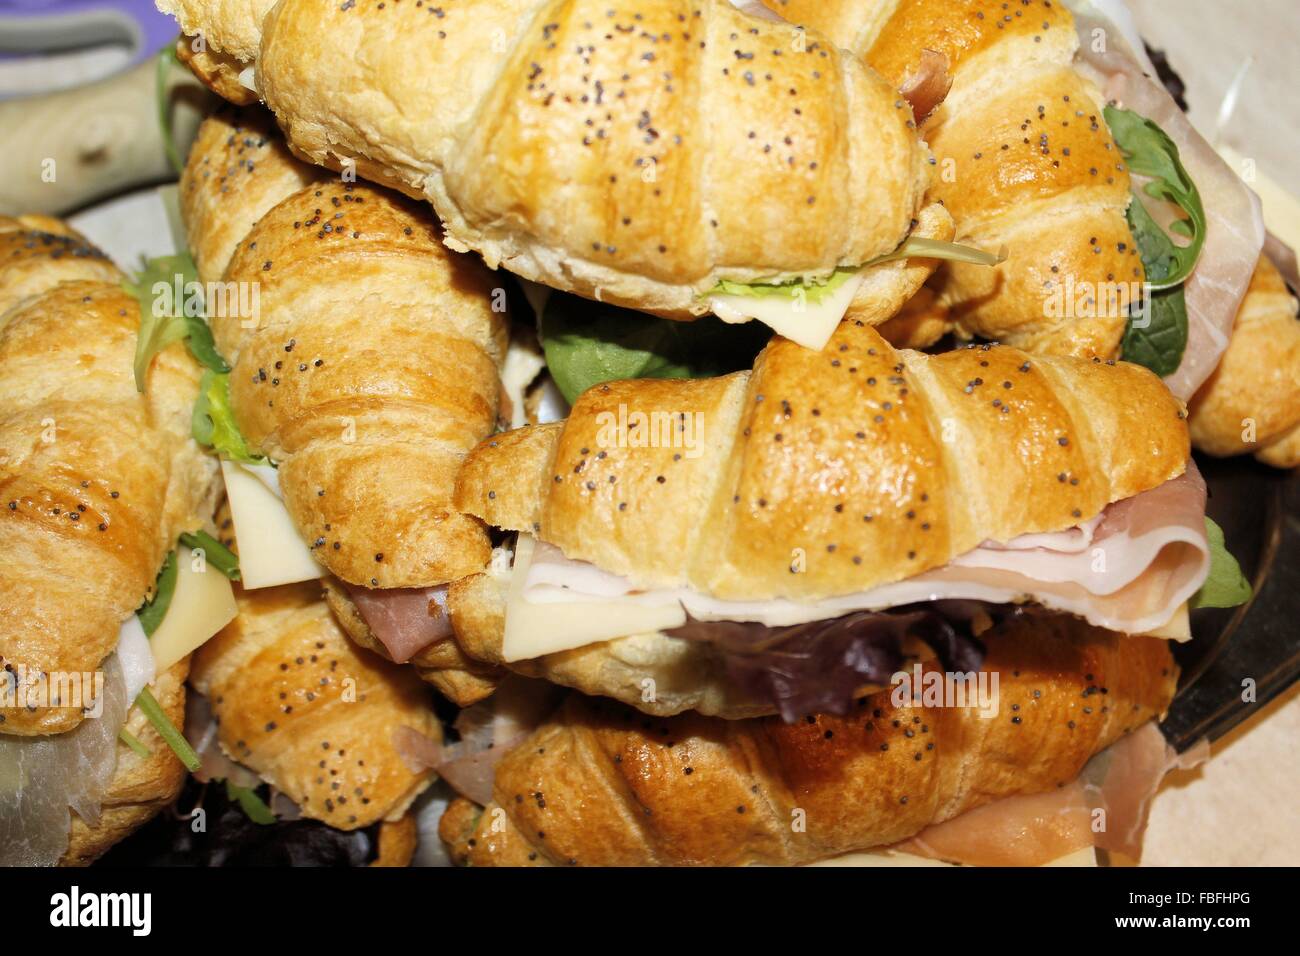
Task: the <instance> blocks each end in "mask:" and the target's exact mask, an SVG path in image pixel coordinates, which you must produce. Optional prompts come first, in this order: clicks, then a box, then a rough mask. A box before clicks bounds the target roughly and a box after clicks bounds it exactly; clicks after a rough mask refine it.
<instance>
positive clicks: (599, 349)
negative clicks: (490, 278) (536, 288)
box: [541, 293, 772, 402]
mask: <svg viewBox="0 0 1300 956" xmlns="http://www.w3.org/2000/svg"><path fill="white" fill-rule="evenodd" d="M771 335H772V331H771V330H770V329H768V328H767V327H766V326H764V325H761V324H760V323H757V322H749V323H745V324H743V325H727V324H726V323H725V322H723V321H722V320H721V319H717V318H715V317H713V316H705V317H704V318H701V319H697V320H695V321H694V322H674V321H671V320H669V319H660V318H656V317H655V316H652V315H646V314H644V313H641V312H633V311H631V310H630V309H620V308H618V307H616V306H611V305H606V304H604V303H600V302H593V301H591V300H589V299H583V298H579V297H578V296H575V295H567V294H561V293H554V294H552V295H551V296H550V298H549V299H548V300H547V303H546V307H545V309H544V310H543V312H542V323H541V339H542V351H543V352H544V353H545V355H546V365H547V368H548V369H549V370H550V373H551V377H552V378H553V379H554V380H555V384H556V385H557V386H558V387H559V389H560V392H561V393H562V394H563V395H564V397H565V398H566V399H568V400H569V401H570V402H573V401H575V400H576V399H577V398H578V396H579V395H581V394H582V393H583V392H585V391H586V390H587V389H589V388H591V387H592V386H593V385H599V384H601V383H602V382H612V381H617V380H620V379H631V378H707V377H710V376H714V375H725V374H726V373H727V372H734V371H737V370H739V369H744V368H749V367H750V365H752V364H753V361H754V356H755V355H757V354H758V352H759V350H760V349H761V348H762V347H763V346H764V345H765V344H766V343H767V340H768V339H769V338H770V337H771Z"/></svg>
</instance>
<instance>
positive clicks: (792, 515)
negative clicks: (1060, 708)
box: [456, 322, 1189, 600]
mask: <svg viewBox="0 0 1300 956" xmlns="http://www.w3.org/2000/svg"><path fill="white" fill-rule="evenodd" d="M1188 451H1189V449H1188V437H1187V425H1186V422H1185V421H1184V413H1183V411H1182V408H1181V406H1180V405H1179V404H1178V403H1177V402H1176V401H1175V400H1174V399H1173V398H1172V397H1171V396H1170V395H1169V392H1168V390H1167V389H1166V388H1165V387H1164V385H1163V384H1162V383H1161V382H1160V380H1159V379H1158V378H1156V377H1155V376H1154V375H1153V374H1152V373H1150V372H1149V371H1147V370H1146V369H1143V368H1141V367H1139V366H1136V365H1130V364H1127V363H1118V364H1106V363H1102V362H1100V361H1084V360H1082V359H1071V358H1059V357H1058V358H1032V359H1031V358H1030V357H1029V356H1027V355H1025V353H1023V352H1020V351H1018V350H1016V349H1012V348H1007V347H1005V346H983V347H978V348H976V347H971V348H966V349H960V350H957V351H954V352H949V353H946V354H943V355H938V356H928V355H925V354H923V353H920V352H910V351H902V350H895V349H893V348H892V347H890V346H889V345H888V344H887V343H886V342H885V341H884V340H883V339H882V338H881V337H880V336H879V334H878V333H876V331H875V330H874V329H871V328H869V327H865V326H862V327H860V326H858V325H856V324H855V323H853V322H845V323H842V324H841V326H840V328H839V330H838V331H837V332H836V334H835V336H834V337H833V338H832V339H831V341H830V344H829V345H828V346H827V347H826V350H825V351H823V352H812V351H810V350H808V349H802V348H800V347H798V346H796V345H794V344H793V343H791V342H789V341H786V340H784V339H781V338H776V339H774V340H773V342H772V344H770V345H769V346H768V347H767V348H766V349H765V350H764V351H763V352H762V353H760V355H759V357H758V359H757V360H756V362H755V365H754V370H753V372H752V373H748V372H740V373H736V374H734V375H730V376H726V377H724V378H715V379H702V380H671V381H652V380H638V381H630V382H611V383H609V384H607V385H600V386H597V387H595V388H592V389H590V390H588V391H587V392H586V393H584V394H583V395H582V396H581V397H580V398H579V399H578V401H577V403H576V404H575V405H574V408H573V411H572V413H571V414H570V415H569V417H568V419H567V420H566V421H564V422H558V423H552V424H548V425H541V426H535V427H527V428H522V429H518V430H516V431H512V432H508V433H505V434H502V435H498V436H494V437H493V438H491V439H489V440H487V441H485V442H484V443H483V444H481V445H480V446H479V447H478V448H477V449H475V451H474V452H473V453H472V454H471V455H470V456H469V458H468V459H466V462H465V466H464V468H463V469H462V471H461V474H460V476H459V478H458V481H457V489H456V502H457V504H458V506H459V507H461V508H463V509H465V510H466V511H468V512H470V513H472V514H476V515H479V516H480V517H482V518H483V519H484V520H485V521H487V522H488V523H489V524H492V525H495V526H497V527H501V528H506V529H510V530H517V531H527V532H531V533H534V534H536V535H537V536H538V537H539V538H541V539H543V540H545V541H548V542H550V543H552V544H554V545H556V546H558V547H559V548H560V549H561V550H562V551H563V552H564V554H565V555H566V556H568V557H570V558H573V559H576V560H585V561H590V562H592V563H594V564H595V565H597V566H598V567H600V568H601V569H603V570H605V571H609V572H612V573H614V574H619V575H624V576H626V577H628V578H629V579H630V580H631V581H632V582H633V583H634V584H635V585H637V586H640V587H677V586H682V585H689V586H691V587H693V588H695V589H696V590H699V591H702V592H704V593H707V594H711V595H713V596H715V597H720V598H728V599H729V598H736V599H748V600H763V599H768V598H774V597H787V598H791V599H796V600H816V599H820V598H824V597H828V596H833V595H837V594H846V593H851V592H856V591H861V590H866V589H869V588H871V587H873V586H875V585H877V584H882V583H886V582H890V581H897V580H902V579H904V578H908V577H911V576H913V575H915V574H918V573H920V572H921V571H924V570H927V569H929V568H933V567H937V566H940V565H943V564H946V563H947V562H948V561H949V560H950V559H951V558H953V557H955V556H956V555H958V554H961V553H963V552H965V551H968V550H970V549H971V548H974V547H976V546H977V545H978V544H980V543H981V542H982V541H985V540H993V541H1006V540H1009V539H1011V538H1013V537H1015V536H1017V535H1020V534H1025V533H1031V532H1046V531H1058V530H1062V529H1064V528H1068V527H1072V526H1074V525H1077V524H1079V523H1080V522H1081V521H1086V520H1088V519H1090V518H1092V517H1093V516H1094V515H1096V514H1098V513H1099V512H1100V511H1101V510H1102V508H1104V507H1105V506H1106V505H1107V504H1109V503H1110V502H1113V501H1117V500H1120V499H1123V498H1128V497H1130V496H1132V495H1135V494H1137V493H1139V492H1141V491H1145V490H1147V489H1150V488H1153V487H1155V486H1157V485H1159V484H1161V483H1163V482H1165V481H1166V480H1168V479H1170V478H1173V477H1176V476H1178V475H1180V474H1182V472H1183V470H1184V468H1185V465H1186V461H1187V456H1188ZM796 547H798V548H802V549H804V552H805V553H806V554H807V555H808V556H809V560H808V561H807V567H806V568H805V569H804V572H803V573H799V574H793V573H791V565H792V558H793V555H792V550H791V549H792V548H796ZM814 556H815V558H816V559H815V560H814V559H813V558H814Z"/></svg>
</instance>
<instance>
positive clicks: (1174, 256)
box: [1106, 107, 1205, 376]
mask: <svg viewBox="0 0 1300 956" xmlns="http://www.w3.org/2000/svg"><path fill="white" fill-rule="evenodd" d="M1106 120H1107V122H1108V123H1110V124H1111V132H1112V133H1114V134H1115V140H1116V142H1117V143H1118V144H1119V146H1120V151H1121V152H1122V153H1123V154H1124V156H1125V158H1126V159H1127V160H1128V161H1129V168H1130V169H1132V170H1133V171H1134V172H1138V173H1141V174H1143V175H1148V176H1155V177H1158V178H1156V179H1153V181H1152V182H1151V183H1149V184H1148V185H1147V192H1148V193H1149V194H1150V195H1152V196H1155V197H1156V198H1159V199H1170V200H1171V201H1175V202H1178V203H1179V205H1180V206H1182V208H1184V209H1187V210H1188V215H1189V217H1190V218H1189V219H1188V220H1179V221H1178V222H1176V223H1174V225H1173V226H1172V227H1171V228H1173V229H1174V231H1180V230H1179V229H1178V227H1179V226H1180V225H1182V226H1183V227H1184V230H1182V231H1194V232H1195V235H1196V238H1195V239H1194V240H1193V243H1192V244H1191V245H1188V246H1185V247H1180V246H1178V245H1175V243H1174V241H1173V240H1172V239H1170V238H1169V236H1168V234H1167V233H1166V232H1165V231H1164V230H1163V229H1161V228H1160V225H1159V224H1158V223H1157V222H1156V221H1155V219H1154V218H1152V216H1151V213H1150V212H1148V211H1147V208H1146V206H1145V205H1143V203H1142V200H1141V199H1140V198H1139V197H1138V196H1136V195H1135V196H1134V197H1133V201H1132V202H1130V203H1129V206H1128V213H1127V219H1128V225H1129V231H1130V232H1132V233H1133V240H1134V242H1136V243H1137V248H1138V253H1139V254H1140V255H1141V257H1142V266H1143V268H1144V269H1145V270H1146V278H1147V288H1146V290H1145V292H1146V295H1147V296H1148V301H1147V302H1146V303H1145V313H1144V310H1143V305H1144V304H1143V303H1140V302H1139V303H1135V304H1134V308H1133V314H1132V315H1130V317H1129V322H1128V326H1127V327H1126V328H1125V330H1124V339H1123V341H1122V343H1121V346H1120V355H1121V357H1122V358H1123V359H1124V360H1125V361H1127V362H1135V363H1137V364H1138V365H1144V366H1146V367H1147V368H1149V369H1151V371H1153V372H1155V373H1156V374H1157V375H1160V376H1165V375H1172V374H1173V373H1174V372H1176V371H1177V370H1178V366H1179V365H1181V364H1182V361H1183V352H1184V351H1186V349H1187V300H1186V297H1185V296H1184V294H1183V285H1182V283H1183V281H1184V280H1185V279H1186V278H1187V277H1188V275H1190V273H1191V271H1192V268H1193V267H1194V266H1195V265H1196V258H1197V257H1198V256H1199V255H1200V248H1201V245H1202V244H1203V242H1204V240H1205V213H1204V211H1203V210H1202V209H1201V199H1200V194H1199V193H1198V192H1197V190H1196V185H1195V184H1194V183H1192V181H1191V179H1190V178H1189V177H1188V176H1187V171H1186V170H1184V169H1183V167H1182V164H1181V163H1179V161H1178V147H1176V146H1175V145H1174V144H1173V142H1172V141H1170V139H1169V137H1168V136H1166V135H1165V134H1164V133H1163V132H1162V131H1161V130H1160V127H1158V126H1156V125H1155V124H1154V123H1152V122H1150V121H1149V120H1146V119H1144V118H1142V117H1141V116H1139V115H1138V114H1137V113H1133V112H1131V111H1129V110H1116V109H1114V108H1113V107H1107V108H1106ZM1157 184H1163V185H1161V186H1160V187H1159V188H1157V189H1155V190H1154V191H1153V189H1152V187H1155V186H1157ZM1178 197H1181V199H1179V198H1178ZM1189 221H1190V222H1191V223H1192V226H1186V223H1187V222H1189ZM1143 316H1144V317H1145V319H1146V324H1145V325H1139V324H1138V321H1137V319H1138V318H1139V317H1143Z"/></svg>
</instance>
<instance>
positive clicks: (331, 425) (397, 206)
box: [181, 114, 507, 588]
mask: <svg viewBox="0 0 1300 956" xmlns="http://www.w3.org/2000/svg"><path fill="white" fill-rule="evenodd" d="M314 178H315V174H313V173H312V172H311V171H309V170H307V169H306V168H304V166H303V164H301V163H299V162H297V161H296V160H294V159H293V158H292V157H291V156H289V154H288V152H287V150H286V148H285V146H284V144H283V142H282V141H280V140H278V139H277V138H275V137H274V136H273V135H272V133H271V127H270V125H269V124H268V123H267V121H266V120H265V119H264V118H263V119H259V118H257V117H256V116H255V115H251V114H250V115H241V114H232V115H228V116H226V115H223V116H215V117H211V118H209V119H208V120H206V121H205V122H204V124H203V127H202V129H201V130H200V133H199V137H198V139H197V141H196V143H195V145H194V148H193V150H192V151H191V153H190V157H189V161H188V163H187V165H186V169H185V172H184V175H183V176H182V179H181V197H182V211H183V213H184V216H185V221H186V225H187V228H188V229H189V233H190V243H191V245H192V247H193V249H194V251H195V258H196V263H197V264H199V266H200V269H201V271H202V272H204V273H206V274H207V276H208V277H212V276H213V275H215V274H216V273H217V271H218V270H220V269H222V268H223V266H224V273H223V275H222V278H223V280H224V283H225V287H226V288H227V289H229V290H242V289H255V290H256V291H257V293H258V295H257V308H258V315H257V316H253V317H250V316H244V315H241V314H239V310H235V309H227V310H225V311H224V312H221V311H219V312H218V313H217V314H214V315H211V316H209V322H210V324H211V326H212V331H213V336H214V338H215V340H216V344H217V346H218V348H219V350H220V351H221V353H222V354H223V355H224V356H225V357H226V359H227V360H228V361H229V362H230V363H231V365H232V367H233V368H232V372H231V377H230V392H231V403H232V407H233V410H234V414H235V418H236V420H237V421H238V423H239V426H240V429H241V430H242V432H243V434H244V436H245V438H246V439H247V440H248V442H249V443H250V445H251V446H252V447H254V448H257V449H260V450H261V451H262V452H263V453H264V454H266V455H268V456H269V457H270V458H271V459H272V460H273V461H275V462H276V463H277V464H278V465H279V479H280V488H281V490H282V493H283V495H284V501H285V505H286V507H287V508H288V510H289V513H290V514H291V515H292V517H293V519H294V522H295V524H296V526H297V528H298V531H299V533H300V534H301V536H302V537H303V539H304V540H305V541H306V542H308V544H309V545H311V546H312V548H313V552H314V554H315V555H316V557H317V559H318V560H319V561H320V562H321V563H322V564H323V565H324V566H325V567H326V568H327V569H328V570H329V571H331V572H332V573H334V574H335V575H337V576H338V577H340V578H342V579H343V580H344V581H347V582H349V583H352V584H355V585H361V586H365V587H380V588H389V587H428V586H432V585H437V584H441V583H444V582H446V581H448V580H452V579H454V578H457V577H460V576H461V575H464V574H469V573H473V572H475V571H478V570H479V569H481V568H482V567H483V565H484V563H485V562H486V561H487V558H488V555H489V553H490V547H489V544H488V539H487V535H486V532H485V531H484V529H483V528H482V526H481V525H480V524H479V523H478V522H477V521H475V520H474V519H472V518H468V517H466V516H465V515H462V514H459V513H458V512H456V511H455V510H454V509H453V508H451V505H450V498H451V491H452V483H453V481H454V476H455V472H456V469H457V467H458V466H459V464H460V461H461V458H462V457H463V455H464V454H465V452H467V451H468V450H469V449H470V448H471V447H473V445H474V443H475V442H477V441H478V440H479V439H481V438H482V437H484V436H485V435H487V434H488V433H489V432H490V431H491V430H492V428H493V426H494V424H495V421H496V409H497V401H498V396H499V390H500V386H499V377H498V370H499V368H500V364H501V361H502V359H503V357H504V353H505V347H506V333H507V316H506V313H505V310H504V305H503V304H502V303H504V294H503V292H502V291H501V290H499V289H497V288H496V287H495V283H494V281H493V278H492V276H491V274H490V273H489V272H488V270H486V269H485V268H483V266H482V264H481V263H479V262H476V261H474V260H473V259H470V258H469V257H466V256H460V255H457V254H455V253H452V252H449V251H448V250H447V249H446V248H445V247H444V246H443V245H442V243H441V241H440V239H441V236H440V233H439V231H438V229H437V226H436V224H435V223H434V221H433V218H432V216H430V215H429V214H428V213H427V211H425V210H424V209H422V208H421V207H419V206H418V205H416V204H415V203H413V202H411V201H409V200H407V199H404V198H403V197H400V196H397V195H394V194H392V193H390V192H388V191H386V190H382V189H378V188H375V187H371V186H367V185H361V184H352V183H348V182H341V181H338V180H331V181H328V182H326V181H319V182H314V183H312V182H311V181H312V180H313V179H314ZM304 182H308V183H309V184H308V185H306V186H304V185H303V183H304ZM254 223H255V225H254ZM240 230H244V231H242V232H241V231H240ZM228 298H229V299H231V300H233V299H234V292H233V291H232V292H231V293H230V294H229V295H228Z"/></svg>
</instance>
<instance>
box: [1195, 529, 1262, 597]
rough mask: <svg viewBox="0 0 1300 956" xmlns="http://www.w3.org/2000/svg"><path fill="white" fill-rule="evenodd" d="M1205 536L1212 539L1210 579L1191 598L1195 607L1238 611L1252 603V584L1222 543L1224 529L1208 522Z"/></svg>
mask: <svg viewBox="0 0 1300 956" xmlns="http://www.w3.org/2000/svg"><path fill="white" fill-rule="evenodd" d="M1205 533H1206V536H1207V537H1208V538H1209V539H1210V576H1209V577H1207V578H1206V579H1205V583H1204V584H1203V585H1201V589H1200V590H1199V591H1197V592H1196V594H1195V595H1194V596H1193V597H1192V602H1191V604H1192V607H1194V608H1195V607H1236V606H1237V605H1238V604H1245V603H1246V602H1247V601H1249V600H1250V594H1251V588H1250V582H1249V581H1247V580H1246V576H1245V575H1244V574H1242V573H1241V565H1239V564H1238V563H1237V559H1236V558H1234V557H1233V556H1232V554H1231V552H1229V551H1228V548H1227V546H1226V545H1225V544H1224V542H1223V529H1222V528H1220V527H1219V526H1218V525H1217V524H1215V523H1214V522H1213V521H1211V520H1210V519H1209V518H1206V519H1205Z"/></svg>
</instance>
